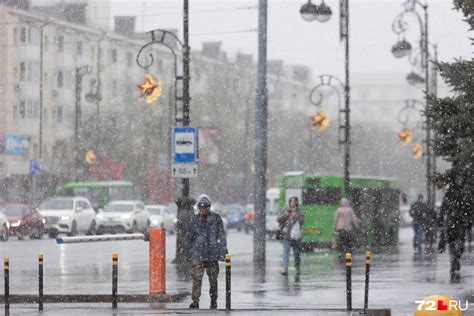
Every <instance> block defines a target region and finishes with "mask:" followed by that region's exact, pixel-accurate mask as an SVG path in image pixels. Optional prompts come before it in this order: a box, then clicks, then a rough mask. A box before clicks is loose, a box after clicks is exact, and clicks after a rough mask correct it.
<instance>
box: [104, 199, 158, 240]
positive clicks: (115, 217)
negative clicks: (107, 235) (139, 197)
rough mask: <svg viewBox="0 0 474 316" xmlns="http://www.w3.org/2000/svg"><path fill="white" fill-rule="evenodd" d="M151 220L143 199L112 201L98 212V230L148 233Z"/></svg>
mask: <svg viewBox="0 0 474 316" xmlns="http://www.w3.org/2000/svg"><path fill="white" fill-rule="evenodd" d="M149 226H150V221H149V219H148V211H147V210H146V209H145V205H144V204H143V202H141V201H112V202H110V203H109V204H107V205H106V206H105V207H104V209H100V210H99V213H98V214H97V231H98V233H99V234H101V233H104V232H111V233H122V232H127V233H132V232H143V233H144V234H147V232H148V227H149Z"/></svg>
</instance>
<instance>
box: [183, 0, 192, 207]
mask: <svg viewBox="0 0 474 316" xmlns="http://www.w3.org/2000/svg"><path fill="white" fill-rule="evenodd" d="M183 2H184V5H183V126H189V123H191V118H190V117H189V103H190V97H189V79H190V78H189V53H190V52H189V50H190V47H189V0H184V1H183ZM188 197H189V179H183V198H188Z"/></svg>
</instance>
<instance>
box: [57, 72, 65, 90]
mask: <svg viewBox="0 0 474 316" xmlns="http://www.w3.org/2000/svg"><path fill="white" fill-rule="evenodd" d="M57 79H58V82H57V86H58V88H62V87H63V85H64V73H63V71H62V70H58V78H57Z"/></svg>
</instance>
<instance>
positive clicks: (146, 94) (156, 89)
mask: <svg viewBox="0 0 474 316" xmlns="http://www.w3.org/2000/svg"><path fill="white" fill-rule="evenodd" d="M137 87H138V89H140V98H145V101H146V103H148V104H152V103H153V102H155V101H156V100H158V98H159V97H160V96H161V93H162V83H161V81H158V80H157V79H156V78H155V76H153V75H151V74H148V75H146V76H145V80H144V81H143V82H142V83H140V84H138V85H137Z"/></svg>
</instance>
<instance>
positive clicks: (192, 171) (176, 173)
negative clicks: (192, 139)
mask: <svg viewBox="0 0 474 316" xmlns="http://www.w3.org/2000/svg"><path fill="white" fill-rule="evenodd" d="M171 174H172V176H173V177H175V178H196V177H197V174H198V168H197V164H195V163H178V164H173V165H171Z"/></svg>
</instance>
